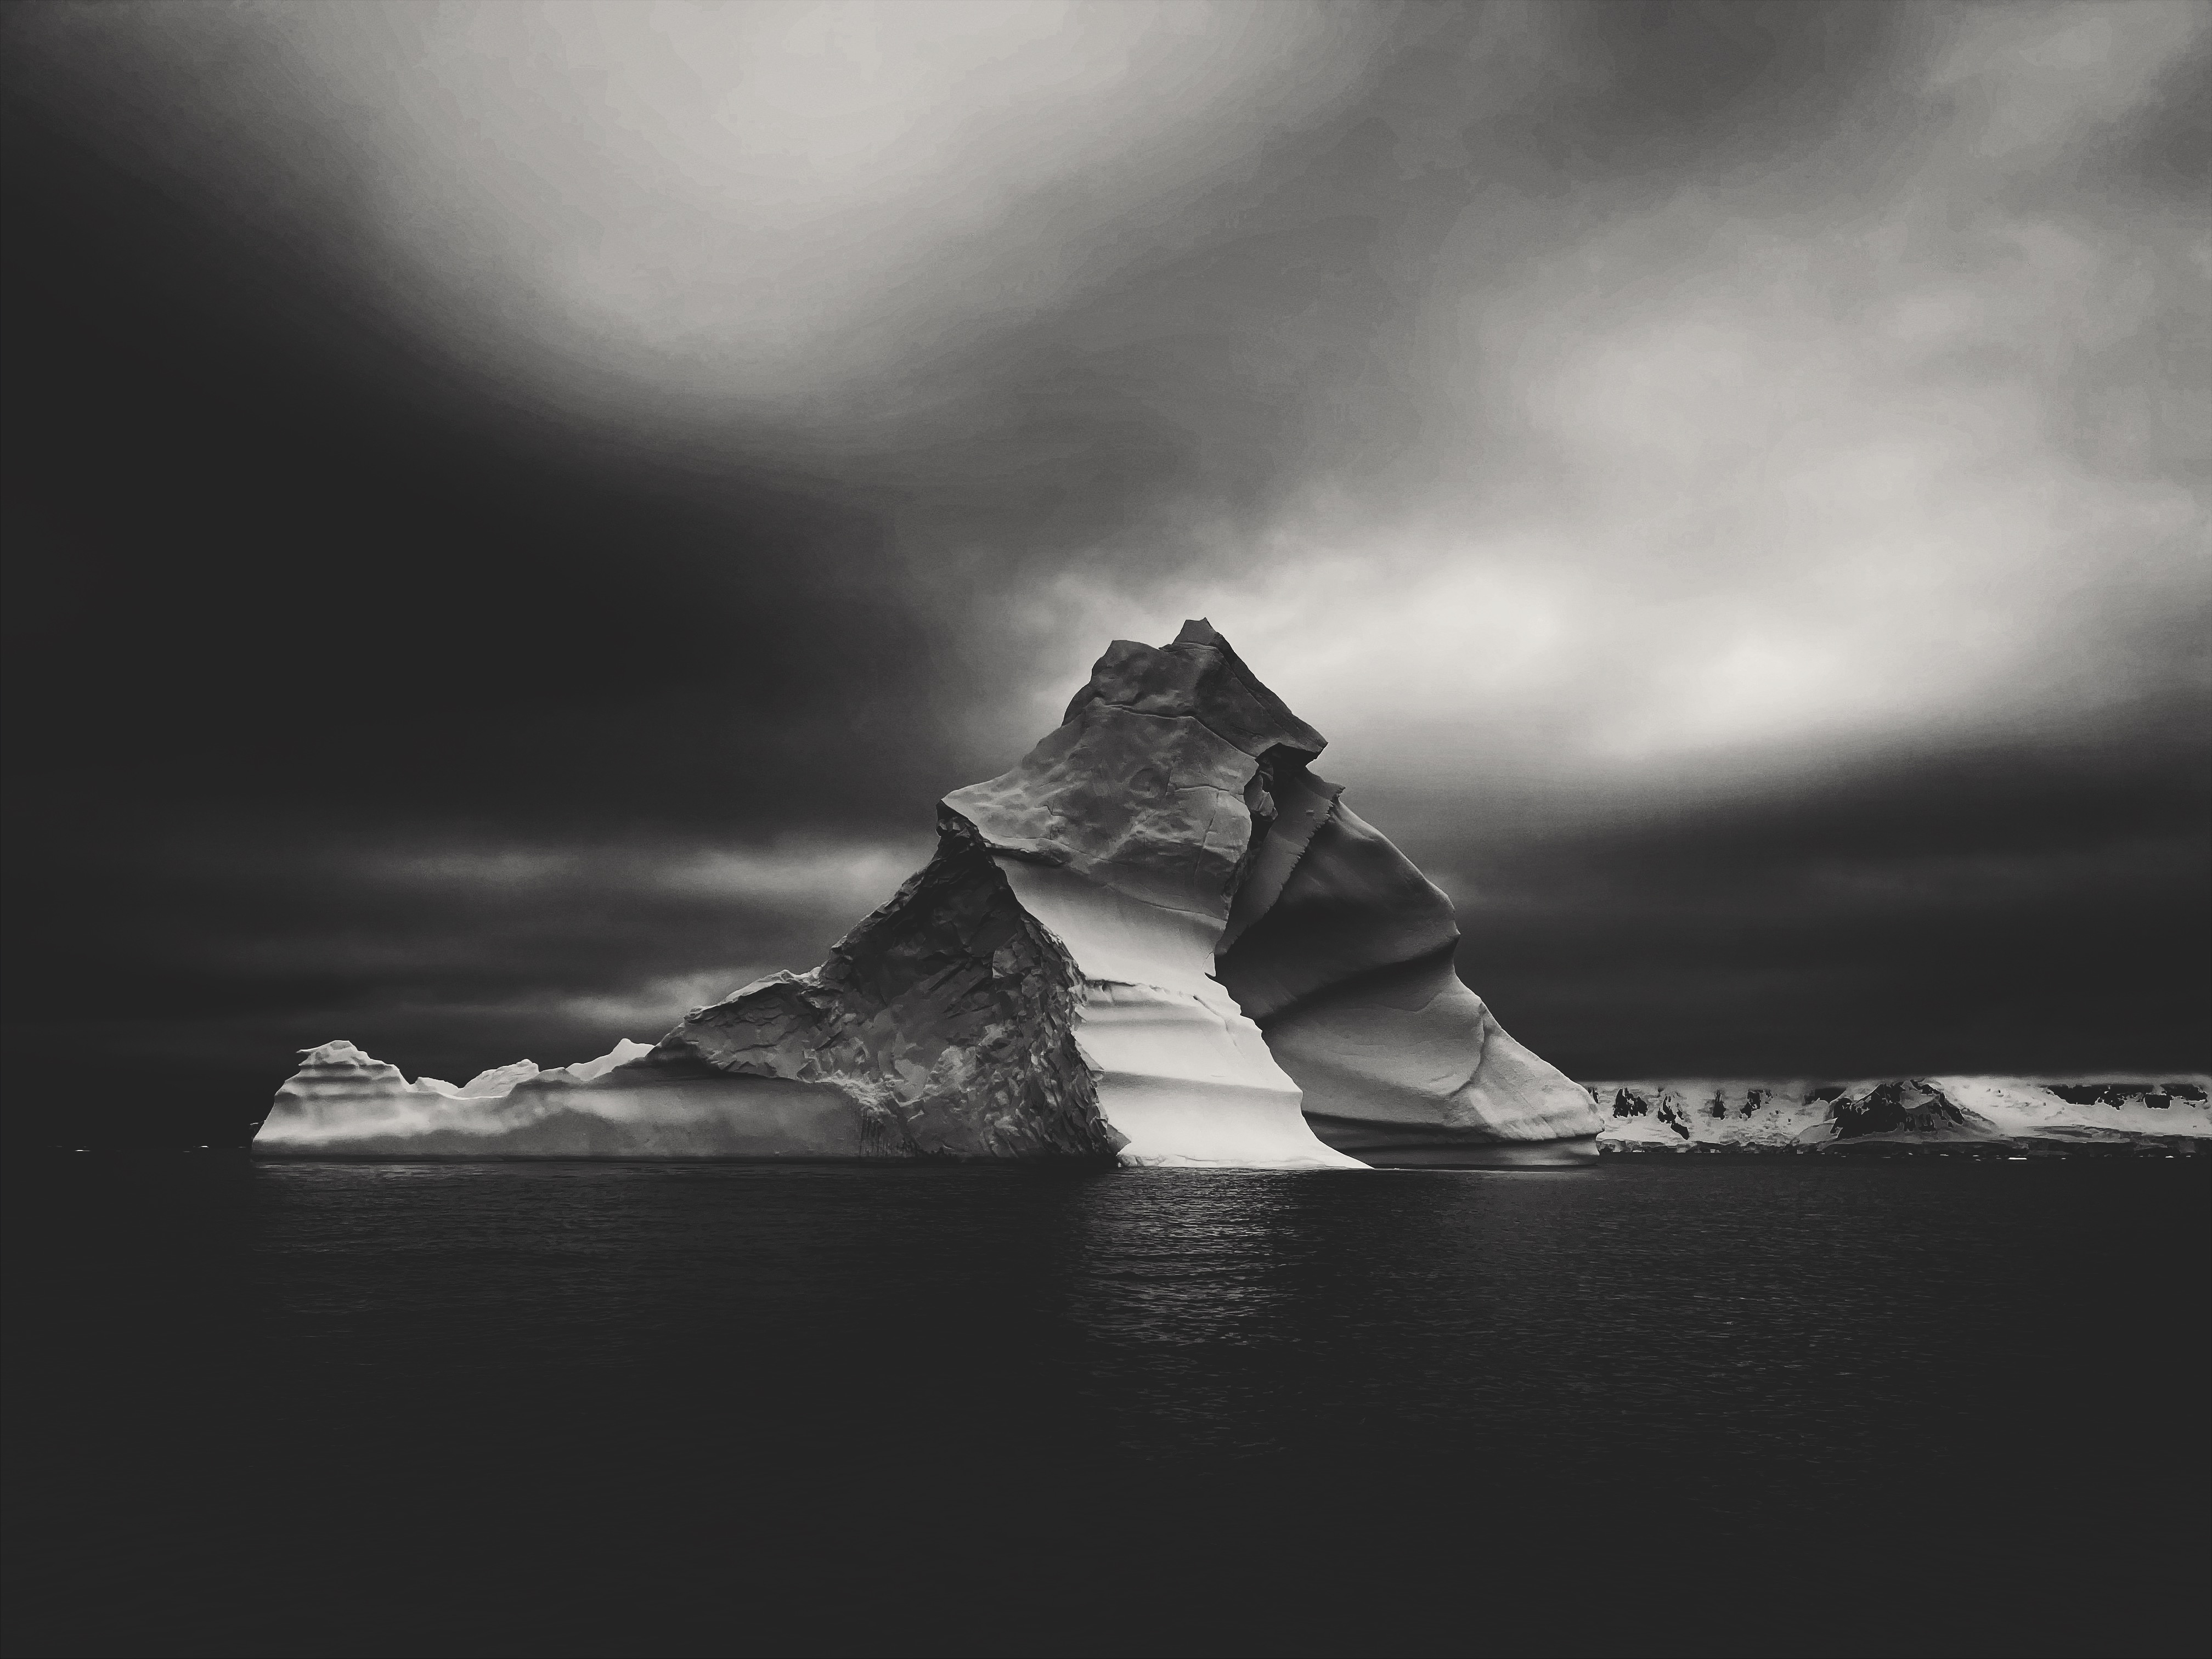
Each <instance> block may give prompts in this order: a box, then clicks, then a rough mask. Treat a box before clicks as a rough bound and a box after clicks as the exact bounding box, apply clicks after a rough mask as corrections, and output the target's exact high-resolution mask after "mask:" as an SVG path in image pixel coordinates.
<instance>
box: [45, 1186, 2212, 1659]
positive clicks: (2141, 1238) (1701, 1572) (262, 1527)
mask: <svg viewBox="0 0 2212 1659" xmlns="http://www.w3.org/2000/svg"><path fill="white" fill-rule="evenodd" d="M2208 1174H2212V1172H2208V1171H2207V1170H2204V1169H2203V1167H2202V1166H2201V1165H2199V1164H2193V1163H2191V1162H2180V1163H2172V1164H2168V1163H2164V1162H2157V1161H2143V1162H2136V1163H2096V1164H2092V1163H2083V1164H2012V1163H2006V1162H1994V1163H1991V1162H1979V1161H1975V1162H1950V1161H1931V1160H1918V1161H1896V1162H1878V1163H1865V1164H1837V1163H1827V1162H1823V1163H1820V1164H1809V1163H1808V1162H1805V1161H1798V1160H1785V1161H1779V1162H1776V1163H1772V1164H1737V1163H1717V1164H1700V1163H1695V1162H1690V1163H1684V1162H1668V1161H1662V1160H1649V1161H1646V1160H1607V1161H1606V1162H1604V1163H1602V1164H1597V1165H1595V1166H1591V1167H1587V1168H1583V1169H1579V1170H1528V1171H1509V1170H1496V1171H1449V1170H1397V1171H1376V1172H1357V1171H1348V1172H1334V1171H1332V1172H1315V1173H1300V1174H1267V1173H1256V1172H1234V1171H1203V1170H1189V1171H1176V1170H1084V1171H1072V1170H1071V1171H1059V1172H1054V1171H1048V1170H1027V1169H1014V1168H1004V1167H997V1168H991V1167H946V1166H935V1167H925V1166H914V1167H907V1166H833V1165H822V1166H784V1167H775V1166H760V1165H747V1164H584V1163H576V1164H565V1163H542V1164H540V1163H508V1164H498V1163H485V1164H397V1163H395V1164H313V1163H287V1164H255V1163H252V1162H249V1161H246V1160H245V1159H243V1158H234V1157H228V1156H224V1155H221V1154H214V1153H209V1154H201V1155H198V1156H197V1157H191V1156H171V1157H159V1158H155V1157H146V1158H121V1157H110V1156H100V1155H83V1156H78V1157H74V1158H70V1157H57V1158H46V1159H24V1160H18V1162H17V1164H15V1166H14V1167H13V1168H12V1169H11V1170H10V1173H9V1197H10V1202H9V1208H8V1224H9V1232H10V1249H9V1324H10V1340H9V1404H10V1412H9V1420H10V1431H9V1433H10V1444H9V1464H10V1468H11V1471H12V1474H11V1479H10V1480H9V1485H8V1503H9V1530H10V1544H9V1577H10V1586H9V1625H10V1629H9V1650H10V1651H12V1652H16V1653H21V1654H25V1655H32V1654H38V1655H49V1654H51V1655H63V1654H71V1655H76V1654H82V1655H95V1654H117V1653H124V1652H130V1653H134V1654H195V1655H203V1654H204V1655H261V1654H268V1655H277V1654H316V1655H323V1654H329V1655H339V1654H426V1655H447V1654H469V1655H475V1654H602V1653H604V1654H617V1653H635V1654H645V1655H653V1654H664V1653H665V1654H685V1655H689V1654H726V1653H763V1654H766V1653H808V1654H815V1653H820V1654H856V1655H857V1654H907V1653H913V1654H946V1655H951V1654H970V1653H992V1654H997V1653H1006V1654H1013V1653H1054V1654H1121V1653H1142V1654H1194V1655H1195V1654H1305V1653H1312V1654H1340V1653H1341V1654H1364V1653H1380V1652H1413V1653H1437V1654H1447V1653H1449V1654H1462V1653H1493V1652H1494V1653H1500V1654H1504V1653H1558V1654H1588V1653H1609V1654H1610V1653H1620V1654H1638V1653H1651V1654H1693V1653H1694V1654H1718V1653H1725V1654H1735V1653H1741V1654H1769V1653H1805V1654H1836V1655H1842V1654H1872V1653H1896V1654H2008V1655H2020V1654H2112V1653H2128V1654H2140V1653H2167V1652H2172V1653H2185V1652H2198V1651H2202V1650H2203V1644H2204V1642H2205V1639H2206V1634H2207V1621H2206V1616H2205V1599H2206V1586H2207V1578H2206V1569H2205V1561H2206V1553H2207V1545H2208V1534H2207V1527H2206V1521H2205V1513H2204V1504H2203V1498H2204V1493H2205V1483H2206V1478H2207V1470H2208V1457H2207V1413H2206V1408H2205V1401H2206V1399H2207V1395H2208V1386H2207V1385H2208V1383H2212V1366H2208V1351H2207V1317H2208V1316H2207V1311H2206V1310H2207V1307H2208V1305H2212V1295H2208V1291H2212V1274H2208V1267H2207V1252H2206V1250H2205V1248H2204V1247H2205V1243H2206V1241H2207V1226H2208V1216H2212V1180H2208Z"/></svg>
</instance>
